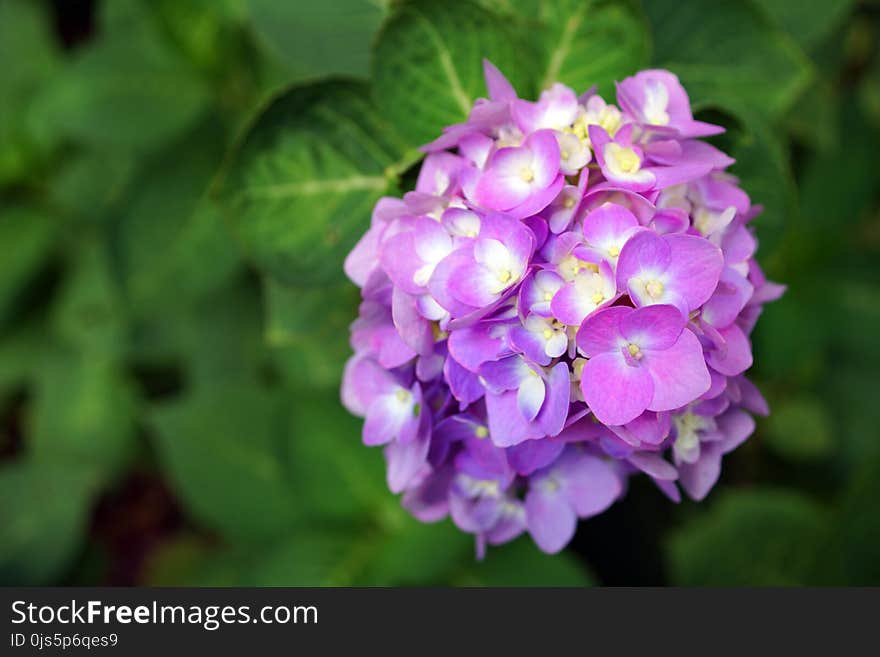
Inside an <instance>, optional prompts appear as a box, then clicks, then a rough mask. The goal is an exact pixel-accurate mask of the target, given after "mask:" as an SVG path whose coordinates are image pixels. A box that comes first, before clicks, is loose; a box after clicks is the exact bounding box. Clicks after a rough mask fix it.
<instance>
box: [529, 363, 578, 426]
mask: <svg viewBox="0 0 880 657" xmlns="http://www.w3.org/2000/svg"><path fill="white" fill-rule="evenodd" d="M546 387H547V394H546V398H545V400H544V405H543V406H542V407H541V412H540V413H539V414H538V417H537V418H536V420H537V423H538V426H539V427H540V428H541V431H543V432H544V433H545V434H546V435H548V436H555V435H557V434H559V433H560V432H561V431H562V429H563V428H564V427H565V420H566V417H567V415H568V405H569V401H570V398H571V374H570V372H569V370H568V365H567V364H566V363H564V362H561V363H556V365H554V366H553V369H551V370H550V373H549V375H548V377H547V381H546Z"/></svg>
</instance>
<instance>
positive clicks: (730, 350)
mask: <svg viewBox="0 0 880 657" xmlns="http://www.w3.org/2000/svg"><path fill="white" fill-rule="evenodd" d="M718 333H720V334H721V337H722V338H723V339H724V342H725V347H724V348H723V349H713V350H712V351H710V352H709V353H708V354H707V355H706V361H707V362H708V363H709V365H711V366H712V367H713V368H714V369H716V370H718V371H719V372H721V374H724V375H725V376H736V375H737V374H742V373H743V372H745V371H746V370H747V369H749V368H750V367H751V366H752V347H751V345H750V344H749V339H748V337H746V334H745V333H743V331H742V329H741V328H740V327H739V326H737V325H736V324H731V325H730V326H728V327H726V328H723V329H719V331H718Z"/></svg>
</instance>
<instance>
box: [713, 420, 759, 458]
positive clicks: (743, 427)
mask: <svg viewBox="0 0 880 657" xmlns="http://www.w3.org/2000/svg"><path fill="white" fill-rule="evenodd" d="M717 422H718V430H719V431H720V432H721V433H723V434H724V438H723V440H722V441H721V443H720V444H721V448H722V450H723V451H724V453H725V454H726V453H728V452H732V451H733V450H735V449H736V448H737V447H739V446H740V445H742V444H743V443H744V442H745V441H746V440H747V439H748V437H749V436H751V435H752V433H754V431H755V419H754V418H753V417H752V416H751V415H749V414H748V413H746V412H745V411H741V410H739V409H734V410H731V411H728V412H727V413H725V414H724V415H721V416H720V417H719V418H718V420H717Z"/></svg>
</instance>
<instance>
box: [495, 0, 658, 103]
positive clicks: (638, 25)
mask: <svg viewBox="0 0 880 657" xmlns="http://www.w3.org/2000/svg"><path fill="white" fill-rule="evenodd" d="M496 4H497V5H498V8H499V10H500V11H504V8H505V6H507V5H508V3H507V2H505V1H503V0H502V1H499V2H497V3H496ZM510 5H511V6H512V8H513V10H514V11H515V12H516V13H517V14H518V15H519V16H520V17H521V19H523V20H524V21H525V23H526V32H527V33H528V34H529V35H530V36H529V39H528V43H529V45H530V46H532V47H534V48H535V51H536V52H535V57H536V61H537V62H538V64H539V65H538V66H537V78H536V79H537V81H538V89H539V90H540V89H547V88H549V87H550V86H551V85H552V84H553V83H554V82H562V83H563V84H567V85H568V86H570V87H572V88H573V89H574V90H575V92H577V93H583V92H584V91H586V90H587V89H589V88H590V87H592V86H593V85H598V87H599V93H601V94H603V95H605V97H606V98H612V97H613V95H614V82H615V81H619V80H622V79H623V78H625V77H627V76H629V75H632V74H633V73H635V72H636V71H638V70H639V69H641V68H645V67H646V66H647V64H648V58H649V55H650V43H651V38H650V35H649V34H648V30H647V25H646V23H645V21H644V18H643V17H642V15H641V14H640V12H638V11H637V10H636V9H635V8H634V7H633V6H632V5H630V4H629V3H626V2H606V1H604V0H512V3H510ZM503 72H505V73H506V71H503ZM523 91H525V90H523Z"/></svg>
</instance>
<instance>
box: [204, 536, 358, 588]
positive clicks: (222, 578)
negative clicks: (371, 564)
mask: <svg viewBox="0 0 880 657" xmlns="http://www.w3.org/2000/svg"><path fill="white" fill-rule="evenodd" d="M352 556H354V557H357V538H356V537H354V536H342V535H337V534H333V533H328V532H326V531H320V530H317V529H314V528H311V529H305V530H302V531H300V532H298V533H297V534H295V535H294V536H293V537H291V538H285V539H284V540H279V541H275V542H273V543H264V544H262V545H260V546H259V548H258V549H254V548H244V549H243V548H239V547H235V548H230V549H227V550H223V551H220V552H218V553H216V554H215V555H213V556H211V557H209V558H207V559H205V560H204V562H203V563H201V564H200V565H199V568H198V569H197V570H196V571H195V572H194V573H192V575H191V577H190V578H189V579H188V580H187V584H188V585H191V586H339V585H344V584H348V583H349V582H347V581H343V580H342V579H341V578H340V570H339V569H340V567H341V568H343V570H344V568H345V567H346V560H347V559H350V558H352Z"/></svg>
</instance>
